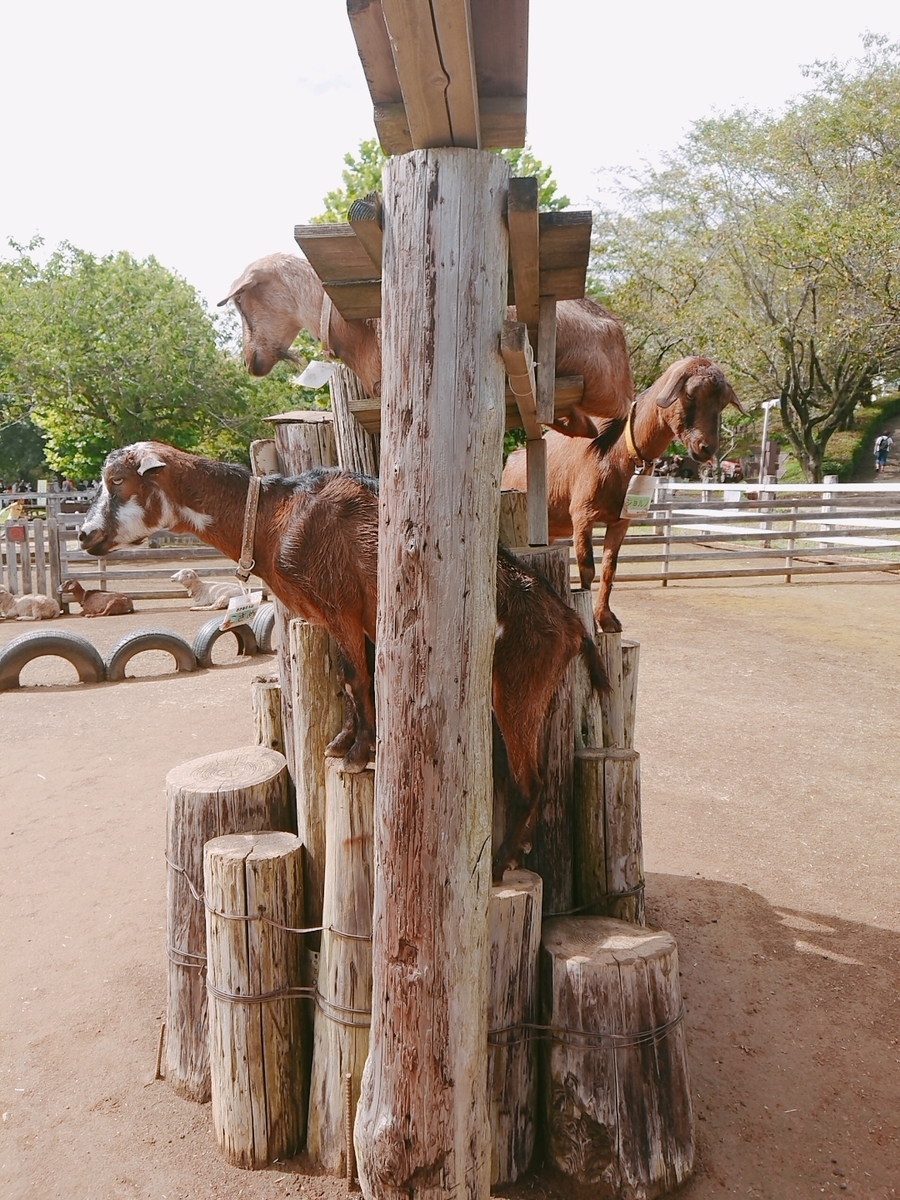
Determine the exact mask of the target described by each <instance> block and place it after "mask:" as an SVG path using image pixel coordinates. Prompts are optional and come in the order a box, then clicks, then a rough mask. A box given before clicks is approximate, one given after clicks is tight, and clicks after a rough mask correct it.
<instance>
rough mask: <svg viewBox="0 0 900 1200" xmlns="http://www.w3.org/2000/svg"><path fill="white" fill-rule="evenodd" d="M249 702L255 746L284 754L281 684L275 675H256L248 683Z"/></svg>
mask: <svg viewBox="0 0 900 1200" xmlns="http://www.w3.org/2000/svg"><path fill="white" fill-rule="evenodd" d="M250 704H251V707H252V709H253V740H254V741H255V742H256V744H257V746H268V748H269V749H270V750H277V751H278V753H279V754H284V732H283V729H282V724H281V684H280V683H279V681H278V676H277V675H257V677H256V678H255V679H254V680H253V682H252V683H251V684H250Z"/></svg>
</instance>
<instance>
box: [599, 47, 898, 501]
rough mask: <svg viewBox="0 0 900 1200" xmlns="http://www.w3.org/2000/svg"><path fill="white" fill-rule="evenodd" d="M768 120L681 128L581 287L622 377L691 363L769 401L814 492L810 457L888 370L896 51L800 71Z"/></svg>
mask: <svg viewBox="0 0 900 1200" xmlns="http://www.w3.org/2000/svg"><path fill="white" fill-rule="evenodd" d="M808 74H809V77H810V78H811V80H812V81H813V86H812V88H811V90H810V91H809V93H807V94H806V95H804V96H802V97H800V98H799V99H797V100H796V101H794V102H793V103H792V104H790V105H789V106H788V107H787V109H786V110H785V112H784V113H783V114H781V115H779V116H772V115H767V114H760V113H757V112H747V111H742V110H737V111H735V112H733V113H731V114H729V115H727V116H724V117H717V118H713V119H708V120H704V121H699V122H697V123H696V124H695V125H694V126H693V128H692V129H691V131H690V133H689V135H688V137H687V139H686V140H685V141H684V143H683V144H682V145H681V146H680V147H679V148H678V149H677V150H676V151H675V152H674V153H672V154H671V155H669V156H668V157H667V158H666V160H665V162H664V164H663V166H662V167H661V168H660V169H652V168H648V169H646V170H645V171H644V172H643V173H642V174H641V175H640V177H639V178H638V179H637V180H636V181H634V182H633V183H632V184H631V185H630V186H624V187H622V188H621V189H620V192H619V202H618V204H617V205H616V206H615V207H607V209H606V210H605V211H603V212H602V213H601V214H600V219H599V222H598V233H597V239H596V253H595V258H594V279H595V282H596V284H597V286H598V288H600V289H602V291H603V294H604V297H605V299H606V302H607V303H609V304H610V306H611V307H612V308H613V309H614V310H615V311H616V312H617V313H618V314H619V315H620V316H621V317H622V318H623V319H624V320H625V322H626V325H627V327H628V329H629V333H630V337H631V341H632V346H633V353H634V357H635V369H636V375H637V376H638V378H639V379H640V380H641V381H642V382H650V380H651V379H652V378H655V377H656V376H657V375H658V374H659V373H660V370H661V369H662V368H663V366H664V365H665V364H666V363H667V362H668V361H671V359H672V358H674V357H678V356H679V355H687V354H696V353H701V354H708V355H709V356H710V357H713V358H716V359H718V360H719V361H720V362H722V364H723V365H724V366H725V367H726V368H727V369H728V370H729V371H730V372H731V373H732V374H733V376H734V381H735V384H736V386H737V388H738V391H739V394H741V395H742V396H743V397H744V398H745V399H747V400H750V401H761V400H765V399H769V398H774V397H777V398H778V399H779V400H780V411H781V421H782V426H783V429H784V431H785V433H786V435H787V437H788V439H789V440H790V443H791V445H792V447H793V449H794V451H795V453H796V454H797V457H798V458H799V460H800V462H801V463H802V465H803V467H804V469H805V471H806V473H807V475H808V477H809V478H811V479H820V478H821V476H822V466H823V462H824V459H825V454H826V449H827V445H828V441H829V439H830V438H831V436H832V435H833V434H834V433H835V432H836V431H837V430H839V429H842V428H846V427H847V426H848V424H849V423H851V422H852V420H853V413H854V410H855V409H856V407H857V405H858V404H860V403H861V402H865V401H866V400H867V399H868V398H869V396H870V394H871V391H872V386H873V380H874V378H875V377H876V376H877V375H880V374H884V373H887V372H892V371H896V370H897V368H898V366H900V338H898V332H900V322H898V317H900V284H898V277H900V276H898V268H900V225H898V221H897V216H898V211H900V175H898V166H900V161H898V152H900V47H897V46H891V45H888V44H887V43H886V42H885V41H884V39H880V38H876V37H872V36H870V37H868V38H867V39H866V41H865V52H864V55H863V57H862V58H861V59H860V60H859V61H857V62H854V63H851V64H849V65H841V64H838V63H834V62H832V63H827V64H817V65H816V66H814V67H812V68H810V69H809V71H808Z"/></svg>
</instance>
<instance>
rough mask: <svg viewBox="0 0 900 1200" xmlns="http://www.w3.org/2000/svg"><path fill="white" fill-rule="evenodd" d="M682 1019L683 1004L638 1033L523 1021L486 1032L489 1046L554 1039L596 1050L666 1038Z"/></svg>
mask: <svg viewBox="0 0 900 1200" xmlns="http://www.w3.org/2000/svg"><path fill="white" fill-rule="evenodd" d="M683 1020H684V1005H683V1004H682V1006H681V1008H680V1009H679V1011H678V1012H677V1013H676V1015H675V1016H674V1017H672V1018H671V1020H669V1021H664V1022H663V1023H662V1024H661V1025H656V1026H654V1028H653V1029H643V1030H641V1031H639V1032H638V1033H612V1032H611V1031H609V1030H603V1029H571V1028H568V1027H567V1026H558V1025H538V1024H535V1023H533V1022H527V1021H523V1022H522V1023H521V1024H518V1025H507V1026H506V1027H505V1028H503V1029H492V1030H491V1031H490V1032H489V1033H488V1045H489V1046H504V1047H505V1046H518V1045H521V1043H522V1042H529V1041H534V1042H555V1043H556V1044H557V1045H561V1046H570V1047H572V1048H573V1049H576V1050H598V1049H600V1048H601V1047H602V1046H603V1045H605V1044H607V1045H611V1046H612V1049H613V1051H615V1050H624V1049H627V1048H628V1047H630V1046H644V1045H648V1044H649V1043H653V1042H657V1041H660V1040H661V1039H662V1038H664V1037H667V1036H668V1035H669V1034H670V1033H671V1032H672V1030H673V1029H675V1027H676V1026H678V1025H680V1024H681V1022H682V1021H683Z"/></svg>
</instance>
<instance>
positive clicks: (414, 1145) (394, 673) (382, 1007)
mask: <svg viewBox="0 0 900 1200" xmlns="http://www.w3.org/2000/svg"><path fill="white" fill-rule="evenodd" d="M384 182H385V230H384V276H383V280H384V282H383V310H382V333H383V342H382V345H383V354H384V389H383V396H384V400H383V404H382V441H381V461H382V469H381V525H380V543H379V546H380V549H379V567H378V624H377V647H378V650H377V659H376V703H377V708H378V722H379V732H378V757H377V767H376V790H377V805H376V824H375V860H376V863H377V864H378V871H377V875H376V882H375V903H374V913H373V933H374V941H373V996H372V1036H371V1046H370V1051H369V1058H368V1061H367V1064H366V1069H365V1072H364V1075H363V1085H362V1094H361V1097H360V1102H359V1107H358V1110H357V1118H356V1154H357V1162H358V1168H359V1176H360V1182H361V1184H362V1187H363V1191H364V1193H365V1195H366V1196H367V1197H370V1198H378V1200H381V1198H383V1197H384V1198H386V1197H390V1198H392V1200H410V1198H415V1200H426V1198H427V1200H439V1198H440V1200H446V1197H448V1196H454V1197H459V1198H462V1197H471V1198H473V1200H474V1198H476V1197H477V1198H479V1200H482V1198H486V1197H487V1196H488V1193H489V1188H490V1132H489V1128H488V1121H487V992H488V989H487V954H488V936H487V910H488V900H489V897H490V887H491V862H490V859H491V793H492V781H491V710H490V694H491V664H492V660H493V652H494V640H495V623H496V549H497V529H498V522H499V503H500V486H499V485H500V467H501V458H502V449H501V448H502V439H503V426H504V413H505V404H504V379H503V366H502V362H501V359H500V355H499V353H498V346H499V340H500V330H501V327H502V324H503V319H504V316H505V306H506V274H507V267H506V264H507V252H508V251H507V233H506V226H505V222H504V219H503V218H504V209H505V192H506V188H507V182H508V168H507V166H506V164H505V163H504V161H503V160H502V159H500V158H499V157H498V156H497V155H493V154H490V153H486V152H481V151H476V150H467V149H462V148H452V149H435V150H414V151H412V152H411V153H409V154H405V155H403V156H401V157H395V158H391V159H389V160H388V162H387V164H386V166H385V169H384Z"/></svg>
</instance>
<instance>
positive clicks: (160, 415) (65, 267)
mask: <svg viewBox="0 0 900 1200" xmlns="http://www.w3.org/2000/svg"><path fill="white" fill-rule="evenodd" d="M14 249H15V250H16V251H17V255H16V257H15V258H13V259H12V260H10V261H7V262H4V263H0V384H2V387H3V390H4V391H6V392H7V394H8V395H10V396H13V397H14V398H15V399H14V401H13V402H11V403H10V404H8V405H7V412H6V420H7V422H8V421H13V420H18V419H22V418H25V417H28V418H30V419H31V420H32V421H33V422H34V424H35V426H37V428H38V429H39V430H40V431H41V433H42V434H43V437H44V454H45V457H46V462H47V464H48V465H49V466H50V468H51V469H52V470H54V471H58V472H60V473H62V474H66V475H70V476H73V477H75V478H82V479H85V478H91V477H93V476H96V475H97V473H98V472H99V468H100V465H101V463H102V461H103V459H104V457H105V456H106V454H107V453H108V452H109V450H110V449H111V448H112V447H114V446H117V445H124V444H127V443H128V442H132V441H137V440H140V439H143V438H157V439H160V440H163V441H171V442H174V443H176V444H177V445H179V446H182V447H184V448H186V449H193V450H198V451H202V452H206V453H214V454H215V453H220V454H227V455H229V456H235V455H237V456H238V457H241V458H243V459H245V460H246V458H247V456H248V448H249V441H250V439H251V438H252V437H260V436H266V434H267V432H268V430H267V427H266V426H264V425H262V424H261V417H262V416H264V415H269V414H271V413H273V412H278V411H282V410H284V409H285V408H288V407H291V408H293V407H297V404H298V398H297V396H296V394H295V390H294V389H293V388H292V386H291V384H290V382H289V379H288V372H287V371H285V370H281V371H279V372H277V373H275V374H273V375H272V376H270V377H268V378H267V379H266V380H251V379H250V378H249V376H247V374H246V371H245V370H244V368H243V366H242V364H241V363H240V361H239V359H238V357H237V355H236V353H235V352H234V348H233V339H232V337H231V333H230V329H229V327H228V324H227V321H226V322H222V323H218V324H217V322H216V321H215V320H214V319H213V318H212V317H211V316H210V315H209V313H208V312H207V310H206V308H205V305H204V304H203V302H202V301H201V300H200V299H199V297H198V296H197V294H196V292H195V291H194V289H193V288H192V287H190V286H189V285H188V284H187V283H186V282H185V281H184V280H183V279H181V278H180V277H179V276H177V275H176V274H174V273H173V272H171V271H169V270H167V269H166V268H165V267H163V266H161V265H160V263H158V262H157V261H156V260H155V259H154V258H148V259H146V260H145V261H143V262H139V261H137V260H136V259H134V258H133V257H132V256H131V255H129V254H127V253H120V254H112V255H108V256H105V257H101V258H98V257H95V256H94V255H92V254H89V253H87V252H86V251H83V250H78V249H76V248H75V247H73V246H70V245H67V244H64V245H62V246H60V247H59V248H58V249H57V250H56V251H55V252H54V253H53V254H51V255H50V256H49V258H48V259H47V261H46V262H45V263H44V264H43V265H41V264H39V263H38V262H37V260H36V258H35V255H34V252H35V250H36V249H37V246H36V245H32V246H29V247H14ZM291 373H292V372H291Z"/></svg>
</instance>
